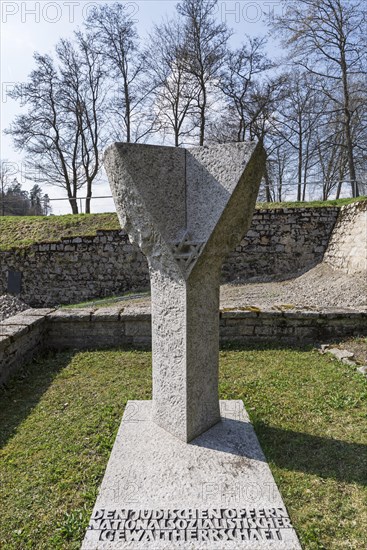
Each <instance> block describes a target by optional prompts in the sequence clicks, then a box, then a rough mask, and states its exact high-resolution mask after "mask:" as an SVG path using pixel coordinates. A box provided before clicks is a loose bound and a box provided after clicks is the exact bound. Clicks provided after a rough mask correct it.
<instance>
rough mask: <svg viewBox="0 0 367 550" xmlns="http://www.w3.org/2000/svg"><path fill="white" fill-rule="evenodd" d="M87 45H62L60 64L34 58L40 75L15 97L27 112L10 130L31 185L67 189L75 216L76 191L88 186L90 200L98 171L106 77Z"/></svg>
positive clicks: (33, 74) (59, 46)
mask: <svg viewBox="0 0 367 550" xmlns="http://www.w3.org/2000/svg"><path fill="white" fill-rule="evenodd" d="M86 41H87V38H84V37H83V36H82V35H81V34H78V35H77V36H76V42H75V43H72V42H71V41H69V40H60V42H59V43H58V44H57V47H56V61H55V60H54V59H53V58H52V57H51V56H50V55H40V54H39V53H35V55H34V58H35V62H36V69H34V70H33V71H32V72H31V74H30V76H29V79H28V81H27V82H26V83H24V84H21V85H18V86H16V87H15V88H14V91H13V92H12V97H13V98H14V99H17V100H20V101H22V103H23V104H25V106H26V107H27V108H28V110H27V112H26V113H24V114H21V115H18V116H17V117H16V118H15V120H14V122H13V124H12V125H11V126H10V128H8V129H7V130H6V133H8V134H10V135H11V136H12V137H13V140H14V144H15V147H16V149H17V150H19V151H23V152H25V153H26V154H27V164H28V168H29V169H30V170H31V173H30V175H29V179H33V180H35V181H38V182H39V183H42V182H44V183H46V184H50V185H54V186H58V187H62V188H63V189H65V191H66V193H67V196H68V199H69V202H70V205H71V209H72V212H73V213H74V214H76V213H78V204H77V194H78V191H79V190H80V189H81V188H82V187H83V186H85V185H87V195H88V196H89V197H90V196H91V193H92V183H93V181H94V179H95V178H96V176H97V173H98V170H99V167H100V160H99V150H100V147H101V131H100V130H101V120H102V110H101V108H102V105H103V91H102V79H103V73H102V70H101V67H100V65H99V61H98V59H97V58H96V56H94V55H93V54H92V53H91V52H90V50H89V49H88V48H87V47H86V44H87V42H86ZM86 211H87V212H89V211H90V202H89V199H88V200H87V204H86Z"/></svg>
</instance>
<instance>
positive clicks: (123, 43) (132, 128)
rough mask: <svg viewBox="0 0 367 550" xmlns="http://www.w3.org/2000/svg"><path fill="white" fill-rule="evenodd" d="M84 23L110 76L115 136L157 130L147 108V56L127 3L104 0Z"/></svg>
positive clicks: (132, 137)
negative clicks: (140, 43) (141, 49)
mask: <svg viewBox="0 0 367 550" xmlns="http://www.w3.org/2000/svg"><path fill="white" fill-rule="evenodd" d="M85 24H86V28H87V29H88V33H89V34H90V35H91V37H92V40H91V42H90V46H91V47H92V48H93V49H94V52H95V53H97V54H99V55H100V56H101V58H102V60H103V64H104V66H105V67H106V69H108V73H109V77H110V86H111V94H110V97H109V102H108V104H107V105H106V107H107V110H108V111H109V113H110V126H111V129H112V133H113V137H114V138H115V139H117V140H119V141H126V142H132V141H133V142H137V141H139V140H142V139H144V138H146V136H147V135H149V133H151V132H153V131H155V130H154V122H155V121H154V119H153V118H152V117H150V114H149V112H148V110H145V102H146V101H147V100H149V97H150V95H151V92H152V85H151V82H149V80H148V79H147V78H146V59H145V57H144V55H143V54H142V52H141V51H140V49H139V37H138V34H137V31H136V28H135V23H134V21H132V20H131V17H130V14H129V11H128V6H127V5H124V4H122V3H119V2H115V3H112V4H101V5H100V6H98V7H95V8H94V9H93V10H91V12H90V14H89V16H88V18H87V20H86V23H85ZM143 122H144V123H143Z"/></svg>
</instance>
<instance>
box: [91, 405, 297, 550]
mask: <svg viewBox="0 0 367 550" xmlns="http://www.w3.org/2000/svg"><path fill="white" fill-rule="evenodd" d="M151 409H152V403H151V402H150V401H129V402H128V404H127V406H126V409H125V413H124V417H123V420H122V423H121V426H120V429H119V432H118V434H117V437H116V441H115V444H114V447H113V450H112V453H111V456H110V459H109V462H108V465H107V469H106V473H105V476H104V479H103V482H102V485H101V488H100V492H99V495H98V498H97V501H96V504H95V507H94V510H93V514H92V518H91V521H90V525H89V527H88V529H87V532H86V536H85V539H84V542H83V545H82V550H107V549H111V550H112V549H116V550H117V549H129V550H174V549H178V548H179V549H184V550H199V549H200V550H204V549H205V550H227V549H228V550H230V549H231V550H241V549H253V550H262V549H264V550H265V549H269V550H278V549H282V550H300V549H301V546H300V544H299V541H298V539H297V535H296V533H295V531H294V529H293V528H292V525H291V522H290V519H289V517H288V513H287V511H286V509H285V506H284V503H283V501H282V497H281V495H280V493H279V491H278V488H277V486H276V484H275V481H274V479H273V476H272V474H271V471H270V468H269V466H268V464H267V462H266V459H265V457H264V454H263V452H262V450H261V448H260V445H259V442H258V440H257V437H256V434H255V432H254V429H253V427H252V425H251V423H250V421H249V419H248V416H247V413H246V411H245V409H244V407H243V403H242V401H221V402H220V409H221V418H222V420H221V422H219V423H218V424H216V425H215V426H213V427H212V428H211V429H209V430H208V431H206V432H205V433H203V434H202V435H200V436H199V437H197V438H196V439H194V440H193V441H192V442H191V443H185V442H183V441H180V440H179V439H177V438H176V437H174V436H173V435H171V434H169V433H168V432H166V431H165V430H164V429H162V428H160V427H159V426H157V425H156V424H155V423H154V422H152V420H151Z"/></svg>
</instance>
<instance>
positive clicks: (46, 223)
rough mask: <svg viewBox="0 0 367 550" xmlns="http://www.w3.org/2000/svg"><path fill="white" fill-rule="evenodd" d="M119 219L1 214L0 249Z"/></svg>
mask: <svg viewBox="0 0 367 550" xmlns="http://www.w3.org/2000/svg"><path fill="white" fill-rule="evenodd" d="M359 200H367V197H359V198H358V199H338V200H330V201H313V202H269V203H258V204H257V206H256V208H266V209H273V208H311V207H316V208H319V207H325V206H343V205H344V204H349V203H351V202H356V201H359ZM117 229H120V223H119V221H118V219H117V215H116V213H110V214H76V215H73V214H67V215H63V216H0V251H2V250H9V249H11V248H26V247H28V246H31V245H32V244H35V243H50V242H59V241H61V239H62V238H68V237H87V236H93V235H96V232H97V230H117Z"/></svg>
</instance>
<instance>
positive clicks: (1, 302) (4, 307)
mask: <svg viewBox="0 0 367 550" xmlns="http://www.w3.org/2000/svg"><path fill="white" fill-rule="evenodd" d="M25 309H29V306H27V305H26V304H24V303H23V302H21V301H20V300H19V299H18V298H16V297H15V296H10V295H9V294H4V295H3V296H0V321H3V320H4V319H7V318H8V317H11V316H12V315H16V314H17V313H18V312H19V311H24V310H25Z"/></svg>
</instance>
